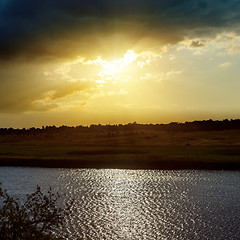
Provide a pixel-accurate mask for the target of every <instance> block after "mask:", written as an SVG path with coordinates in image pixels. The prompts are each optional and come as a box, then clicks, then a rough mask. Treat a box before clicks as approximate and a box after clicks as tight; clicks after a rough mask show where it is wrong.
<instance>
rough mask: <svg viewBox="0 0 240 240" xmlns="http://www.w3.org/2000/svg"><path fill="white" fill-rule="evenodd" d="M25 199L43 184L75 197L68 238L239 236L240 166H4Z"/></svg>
mask: <svg viewBox="0 0 240 240" xmlns="http://www.w3.org/2000/svg"><path fill="white" fill-rule="evenodd" d="M0 181H1V182H2V185H3V188H5V189H7V190H8V193H9V194H10V195H12V196H14V197H19V198H20V199H24V196H25V195H26V193H32V192H33V191H35V190H36V186H37V185H39V186H41V188H42V189H43V191H47V190H48V189H49V187H50V186H51V187H52V189H53V190H54V191H58V192H59V193H60V194H64V201H69V199H72V198H74V199H75V202H74V205H73V206H72V209H73V213H72V215H70V216H67V230H68V231H69V233H70V238H69V239H73V240H74V239H91V240H99V239H109V240H110V239H113V240H118V239H121V240H135V239H136V240H139V239H141V240H145V239H146V240H147V239H148V240H156V239H159V240H161V239H187V240H189V239H211V240H213V239H217V240H219V239H224V240H225V239H240V172H239V171H198V170H187V171H184V170H179V171H164V170H163V171H160V170H116V169H100V170H98V169H60V168H57V169H47V168H26V167H0Z"/></svg>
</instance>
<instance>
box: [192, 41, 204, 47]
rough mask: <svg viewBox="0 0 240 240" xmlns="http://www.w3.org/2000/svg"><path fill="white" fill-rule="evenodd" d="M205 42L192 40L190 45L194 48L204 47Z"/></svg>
mask: <svg viewBox="0 0 240 240" xmlns="http://www.w3.org/2000/svg"><path fill="white" fill-rule="evenodd" d="M204 46H205V43H204V42H199V41H192V42H191V44H190V47H192V48H198V47H204Z"/></svg>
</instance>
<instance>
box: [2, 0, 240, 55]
mask: <svg viewBox="0 0 240 240" xmlns="http://www.w3.org/2000/svg"><path fill="white" fill-rule="evenodd" d="M239 22H240V1H238V0H212V1H207V0H168V1H165V0H159V1H156V0H121V1H120V0H119V1H118V0H116V1H113V0H91V1H89V0H51V1H47V0H41V1H32V0H21V1H19V0H8V1H6V0H0V36H1V38H0V58H1V59H12V58H16V57H24V58H26V59H36V58H41V57H51V58H52V57H54V58H69V57H73V56H76V55H84V54H87V53H89V52H91V51H97V50H96V49H99V51H100V50H102V51H105V50H106V51H109V49H106V46H108V48H114V47H116V48H117V47H119V44H121V43H122V44H123V45H125V46H126V45H127V44H133V43H134V42H136V41H139V40H140V39H143V38H149V39H155V40H156V39H157V41H156V42H158V43H159V44H165V43H176V42H178V41H180V40H182V39H183V38H184V37H185V36H188V35H204V34H213V33H216V32H219V31H223V30H235V29H237V28H238V26H239ZM122 40H123V41H122ZM124 40H126V43H125V42H124ZM108 42H109V43H111V45H108V44H106V45H105V46H104V43H108ZM195 45H196V44H195ZM126 47H128V46H126ZM111 51H113V50H111Z"/></svg>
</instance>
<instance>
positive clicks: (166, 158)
mask: <svg viewBox="0 0 240 240" xmlns="http://www.w3.org/2000/svg"><path fill="white" fill-rule="evenodd" d="M0 166H28V167H47V168H119V169H169V170H170V169H209V170H240V147H238V146H125V147H124V146H120V147H117V146H114V147H113V146H112V147H106V146H104V147H103V146H98V147H97V146H95V147H92V146H84V147H81V146H21V145H18V146H17V145H16V146H14V145H11V146H10V145H8V146H6V145H5V146H0Z"/></svg>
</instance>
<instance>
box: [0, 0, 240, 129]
mask: <svg viewBox="0 0 240 240" xmlns="http://www.w3.org/2000/svg"><path fill="white" fill-rule="evenodd" d="M239 66H240V1H238V0H211V1H207V0H168V1H165V0H121V1H118V0H115V1H112V0H51V1H47V0H41V1H32V0H21V1H19V0H0V127H15V128H22V127H33V126H34V127H41V126H46V125H56V126H61V125H68V126H76V125H90V124H99V123H100V124H119V123H123V124H124V123H129V122H135V121H136V122H138V123H169V122H185V121H193V120H203V119H219V120H221V119H225V118H229V119H235V118H240V105H239V102H240V94H239V92H240V91H239V90H240V78H239V76H240V67H239Z"/></svg>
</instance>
